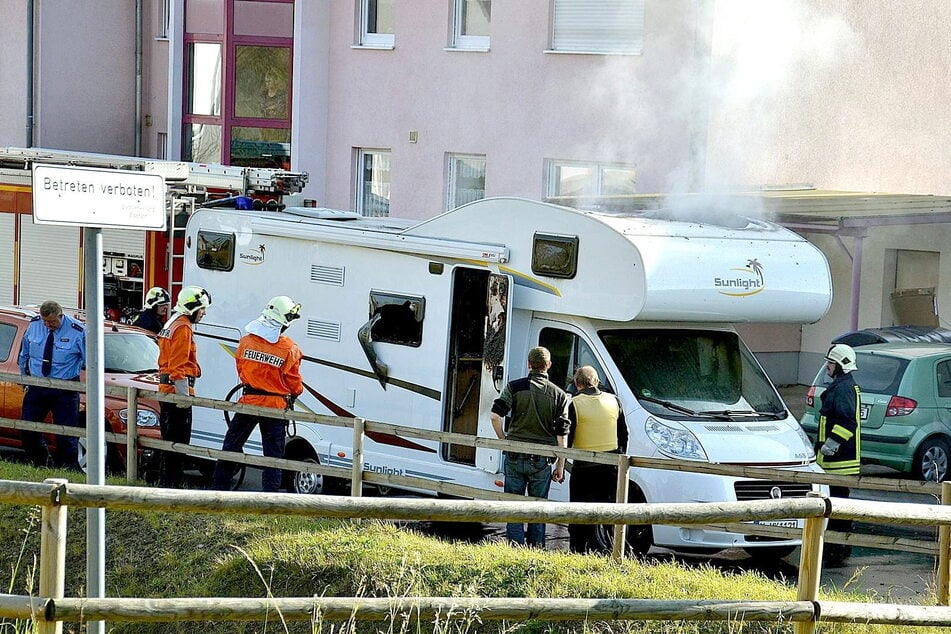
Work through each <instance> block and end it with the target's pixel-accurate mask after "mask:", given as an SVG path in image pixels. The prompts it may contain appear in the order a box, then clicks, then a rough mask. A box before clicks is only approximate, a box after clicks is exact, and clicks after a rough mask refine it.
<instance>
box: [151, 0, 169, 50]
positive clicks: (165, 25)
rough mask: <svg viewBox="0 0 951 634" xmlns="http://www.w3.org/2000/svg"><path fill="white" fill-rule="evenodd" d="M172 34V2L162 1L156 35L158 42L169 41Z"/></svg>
mask: <svg viewBox="0 0 951 634" xmlns="http://www.w3.org/2000/svg"><path fill="white" fill-rule="evenodd" d="M171 32H172V0H161V2H159V19H158V33H156V34H155V39H157V40H167V39H168V34H169V33H171Z"/></svg>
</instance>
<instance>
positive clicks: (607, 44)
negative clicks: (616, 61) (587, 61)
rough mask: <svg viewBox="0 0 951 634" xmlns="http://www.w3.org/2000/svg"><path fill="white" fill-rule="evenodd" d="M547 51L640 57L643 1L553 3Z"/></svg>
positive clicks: (567, 0)
mask: <svg viewBox="0 0 951 634" xmlns="http://www.w3.org/2000/svg"><path fill="white" fill-rule="evenodd" d="M551 48H552V50H553V51H564V52H571V53H619V54H628V55H640V54H641V51H642V50H643V48H644V0H554V5H553V11H552V37H551Z"/></svg>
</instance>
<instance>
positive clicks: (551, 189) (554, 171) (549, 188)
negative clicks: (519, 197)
mask: <svg viewBox="0 0 951 634" xmlns="http://www.w3.org/2000/svg"><path fill="white" fill-rule="evenodd" d="M562 167H575V168H582V169H591V170H593V171H594V188H593V189H594V191H590V192H588V191H585V192H582V193H580V194H563V193H561V192H559V191H558V188H559V185H560V184H561V181H560V179H559V178H558V173H559V168H562ZM606 170H629V171H631V172H633V173H634V178H635V183H636V179H637V166H636V165H633V164H630V163H599V162H594V161H562V160H554V159H551V160H549V161H548V169H547V170H546V171H547V174H548V179H547V180H548V182H547V183H546V184H545V191H546V196H547V197H548V198H559V197H562V196H604V195H624V194H634V193H636V192H637V187H635V188H634V189H633V190H632V191H630V192H624V193H623V194H620V193H618V192H611V193H610V194H605V193H604V172H605V171H606Z"/></svg>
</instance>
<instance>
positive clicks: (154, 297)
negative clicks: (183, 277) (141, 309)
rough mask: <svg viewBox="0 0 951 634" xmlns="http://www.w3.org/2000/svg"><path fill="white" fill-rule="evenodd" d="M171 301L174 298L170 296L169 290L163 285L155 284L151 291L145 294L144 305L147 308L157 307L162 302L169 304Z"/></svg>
mask: <svg viewBox="0 0 951 634" xmlns="http://www.w3.org/2000/svg"><path fill="white" fill-rule="evenodd" d="M170 301H172V298H171V297H169V296H168V291H166V290H165V289H164V288H162V287H161V286H153V287H152V288H150V289H149V292H148V293H146V294H145V303H144V304H143V305H144V306H145V308H155V307H156V306H159V305H160V304H167V303H169V302H170Z"/></svg>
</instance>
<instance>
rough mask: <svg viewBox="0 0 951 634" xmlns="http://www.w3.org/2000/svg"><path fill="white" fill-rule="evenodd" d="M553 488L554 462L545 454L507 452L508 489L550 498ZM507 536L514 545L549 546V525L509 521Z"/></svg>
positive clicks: (516, 492)
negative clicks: (552, 471)
mask: <svg viewBox="0 0 951 634" xmlns="http://www.w3.org/2000/svg"><path fill="white" fill-rule="evenodd" d="M550 488H551V463H549V462H548V458H546V457H545V456H532V455H529V454H520V453H511V454H506V455H505V492H506V493H515V494H517V495H525V494H526V493H528V495H530V496H532V497H538V498H547V497H548V489H550ZM505 536H506V538H508V540H509V541H510V542H511V543H513V544H525V543H526V542H527V543H528V545H529V546H536V547H538V548H544V547H545V525H544V524H529V525H528V533H526V532H525V525H524V524H515V523H509V524H507V525H506V527H505Z"/></svg>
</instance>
